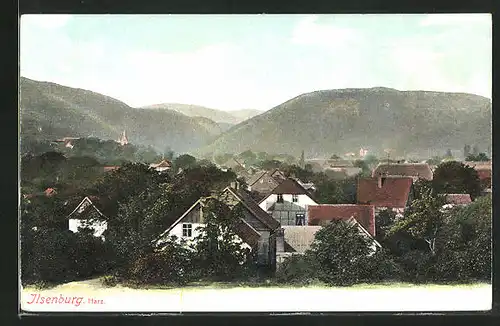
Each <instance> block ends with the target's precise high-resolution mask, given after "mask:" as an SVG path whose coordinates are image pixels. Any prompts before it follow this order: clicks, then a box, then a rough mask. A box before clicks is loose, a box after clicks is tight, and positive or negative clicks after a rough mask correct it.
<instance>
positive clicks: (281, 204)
mask: <svg viewBox="0 0 500 326" xmlns="http://www.w3.org/2000/svg"><path fill="white" fill-rule="evenodd" d="M317 204H318V203H316V201H315V200H314V199H313V198H312V195H311V194H310V193H309V192H308V191H307V190H306V189H304V187H302V186H301V185H300V184H299V183H298V182H297V181H296V180H294V179H286V180H284V181H283V182H282V183H281V184H280V185H278V186H277V187H275V188H274V189H273V190H272V191H271V193H270V194H268V195H267V196H266V197H265V198H264V199H262V200H261V202H260V203H259V206H260V208H261V209H262V210H264V211H266V212H267V213H268V214H269V215H271V216H272V217H273V219H275V220H276V221H277V222H279V223H280V225H282V226H286V225H307V216H306V215H307V206H308V205H317Z"/></svg>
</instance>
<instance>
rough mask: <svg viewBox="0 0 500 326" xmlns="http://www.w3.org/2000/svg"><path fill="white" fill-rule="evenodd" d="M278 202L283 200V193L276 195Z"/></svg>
mask: <svg viewBox="0 0 500 326" xmlns="http://www.w3.org/2000/svg"><path fill="white" fill-rule="evenodd" d="M277 202H278V203H282V202H283V195H282V194H279V195H278V200H277Z"/></svg>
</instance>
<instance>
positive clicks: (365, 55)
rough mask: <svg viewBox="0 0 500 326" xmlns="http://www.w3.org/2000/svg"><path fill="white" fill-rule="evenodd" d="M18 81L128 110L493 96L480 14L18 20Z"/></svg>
mask: <svg viewBox="0 0 500 326" xmlns="http://www.w3.org/2000/svg"><path fill="white" fill-rule="evenodd" d="M20 44H21V47H20V57H21V59H20V60H21V61H20V65H21V76H24V77H28V78H32V79H35V80H43V81H51V82H55V83H59V84H63V85H66V86H71V87H78V88H84V89H89V90H92V91H95V92H99V93H102V94H105V95H109V96H112V97H114V98H117V99H119V100H121V101H124V102H125V103H127V104H129V105H131V106H143V105H149V104H155V103H163V102H177V103H186V104H198V105H204V106H208V107H212V108H217V109H222V110H234V109H243V108H253V109H260V110H267V109H270V108H272V107H274V106H276V105H278V104H280V103H282V102H284V101H286V100H288V99H290V98H292V97H295V96H297V95H299V94H302V93H306V92H310V91H315V90H320V89H335V88H364V87H376V86H383V87H391V88H396V89H399V90H434V91H451V92H467V93H474V94H478V95H482V96H486V97H489V98H491V79H492V53H491V52H492V37H491V16H490V15H489V14H473V15H472V14H471V15H468V14H454V15H452V14H433V15H424V14H422V15H154V16H151V15H24V16H22V18H21V32H20Z"/></svg>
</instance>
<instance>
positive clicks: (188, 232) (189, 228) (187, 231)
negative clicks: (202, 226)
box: [182, 223, 193, 238]
mask: <svg viewBox="0 0 500 326" xmlns="http://www.w3.org/2000/svg"><path fill="white" fill-rule="evenodd" d="M182 236H183V237H188V238H190V237H192V236H193V225H192V224H191V223H184V224H182Z"/></svg>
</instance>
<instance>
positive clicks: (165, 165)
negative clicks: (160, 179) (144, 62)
mask: <svg viewBox="0 0 500 326" xmlns="http://www.w3.org/2000/svg"><path fill="white" fill-rule="evenodd" d="M149 167H150V168H152V169H155V171H157V172H164V171H168V170H170V169H171V168H172V163H171V162H170V161H168V160H162V161H161V162H159V163H153V164H150V165H149Z"/></svg>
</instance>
